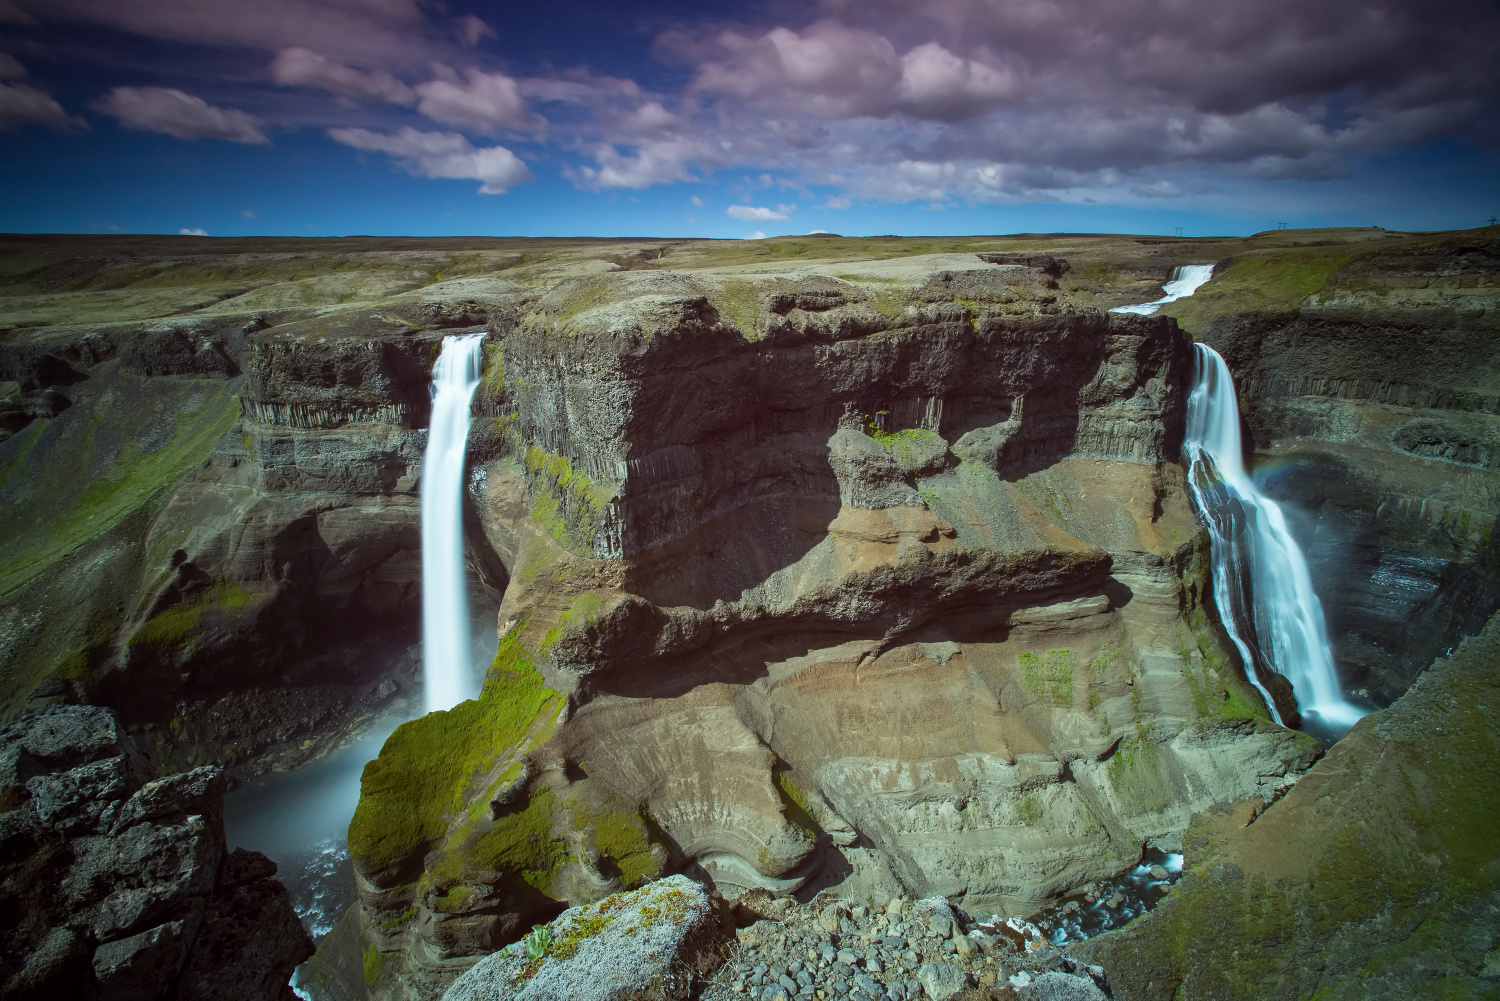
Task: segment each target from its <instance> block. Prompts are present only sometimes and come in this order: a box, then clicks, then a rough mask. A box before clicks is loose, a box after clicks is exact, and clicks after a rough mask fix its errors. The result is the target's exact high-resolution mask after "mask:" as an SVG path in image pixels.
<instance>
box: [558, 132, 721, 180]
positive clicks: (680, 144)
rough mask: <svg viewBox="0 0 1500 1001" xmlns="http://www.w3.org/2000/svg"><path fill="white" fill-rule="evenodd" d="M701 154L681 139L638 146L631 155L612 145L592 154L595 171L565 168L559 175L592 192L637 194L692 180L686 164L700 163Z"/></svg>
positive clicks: (692, 142)
mask: <svg viewBox="0 0 1500 1001" xmlns="http://www.w3.org/2000/svg"><path fill="white" fill-rule="evenodd" d="M702 153H703V149H702V144H701V143H700V142H699V141H697V140H695V139H691V138H687V137H681V136H675V137H671V138H668V139H660V140H647V141H645V142H641V143H638V144H637V145H636V147H635V153H634V154H628V153H622V152H620V150H619V149H617V148H616V147H615V146H614V144H612V143H606V144H603V145H600V146H596V147H595V148H594V150H593V155H594V161H595V162H596V163H598V164H599V166H598V167H597V168H594V167H569V168H565V169H564V170H563V175H564V176H565V177H568V178H570V179H571V180H573V181H574V182H575V183H577V184H579V185H580V186H582V187H585V188H591V189H593V190H595V191H600V190H607V189H611V188H631V189H636V190H639V189H641V188H649V187H650V186H651V185H653V184H670V183H672V182H673V181H692V180H696V178H694V177H693V175H692V174H691V173H690V172H689V171H688V169H687V162H688V161H689V160H691V159H695V158H698V159H700V160H701V159H703V157H702Z"/></svg>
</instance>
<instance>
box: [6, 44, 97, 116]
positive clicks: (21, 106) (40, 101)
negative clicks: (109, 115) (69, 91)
mask: <svg viewBox="0 0 1500 1001" xmlns="http://www.w3.org/2000/svg"><path fill="white" fill-rule="evenodd" d="M12 61H14V60H12ZM17 65H18V66H19V65H20V64H19V63H18V64H17ZM30 124H36V125H47V126H50V127H51V128H54V129H62V130H64V131H78V130H82V129H86V128H87V127H88V126H87V125H85V124H84V121H83V119H81V118H75V117H74V116H72V115H70V114H68V113H67V112H66V111H64V110H63V106H62V105H60V104H58V103H57V102H56V101H55V100H53V99H52V98H51V97H50V96H48V95H47V93H46V92H44V91H40V90H37V89H36V88H35V87H28V86H27V85H26V84H24V83H15V84H5V83H0V130H4V129H9V128H13V127H15V126H17V125H30Z"/></svg>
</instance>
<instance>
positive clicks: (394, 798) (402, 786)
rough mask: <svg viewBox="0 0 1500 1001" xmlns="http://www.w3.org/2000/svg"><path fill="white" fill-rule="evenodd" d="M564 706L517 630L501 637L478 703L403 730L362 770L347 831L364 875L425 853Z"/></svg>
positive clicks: (460, 706)
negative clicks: (504, 761)
mask: <svg viewBox="0 0 1500 1001" xmlns="http://www.w3.org/2000/svg"><path fill="white" fill-rule="evenodd" d="M563 702H564V700H563V697H562V696H561V695H560V694H559V693H558V692H555V691H553V690H552V689H550V688H548V687H547V686H546V684H545V683H544V682H543V681H542V677H541V675H540V674H539V673H538V672H537V670H536V666H535V665H534V664H533V663H532V661H531V660H530V658H529V657H528V656H527V655H526V653H525V651H524V650H523V649H522V647H521V642H520V636H519V630H516V631H513V632H512V633H510V634H509V635H507V636H506V637H505V638H504V639H502V640H501V642H500V649H499V650H498V651H497V652H496V654H495V660H494V663H493V664H492V665H491V667H490V672H489V676H488V678H487V679H486V680H485V684H484V690H483V691H482V692H481V693H480V696H479V698H478V699H477V700H474V699H471V700H469V701H467V702H462V703H459V704H458V705H457V706H454V707H453V708H452V709H450V710H448V711H447V712H435V713H429V714H427V715H426V716H423V717H421V718H420V719H415V720H412V721H411V722H409V723H403V724H402V725H401V726H399V727H397V728H396V731H395V732H394V733H393V734H391V736H390V739H388V740H387V741H386V743H385V747H383V748H382V749H381V751H380V756H379V757H378V758H376V759H375V760H374V761H371V762H370V763H369V764H367V765H365V770H364V775H363V777H362V778H361V780H360V799H359V806H358V808H357V809H356V810H355V812H354V819H353V820H352V821H351V822H350V824H349V851H350V853H351V854H352V855H353V856H354V857H355V858H356V859H358V860H359V861H360V863H361V864H362V865H363V866H364V867H365V868H366V870H367V871H376V872H379V871H388V870H393V869H395V868H397V867H399V866H401V865H403V864H406V863H407V862H408V861H409V860H411V859H412V858H413V857H414V856H416V855H418V854H419V853H421V852H423V851H425V850H426V849H427V847H428V846H430V845H431V844H432V843H433V842H434V841H436V840H437V839H438V838H440V837H441V836H442V835H443V833H444V831H445V830H446V828H447V822H448V820H449V819H450V818H455V817H458V816H461V815H464V814H465V812H466V811H465V806H466V804H467V802H468V801H469V800H470V799H471V798H472V797H473V796H475V795H476V794H477V793H479V792H480V791H482V790H481V789H480V788H479V787H478V786H477V783H479V782H481V781H485V777H486V776H487V775H488V773H489V772H490V771H491V770H492V769H493V768H494V766H495V764H496V763H497V762H498V761H499V760H500V759H501V757H502V756H504V755H507V754H510V753H520V752H522V751H524V750H525V747H526V746H530V743H531V742H534V741H535V740H537V739H541V736H542V734H539V733H536V729H537V728H538V727H539V726H540V728H541V730H542V731H543V733H545V732H549V731H548V728H547V724H549V723H551V722H553V721H555V719H556V717H557V714H558V713H559V712H560V711H561V709H562V706H563ZM528 736H529V737H530V741H529V742H527V741H526V740H525V739H526V738H528ZM523 743H524V744H525V746H523ZM485 784H486V785H488V784H489V783H488V782H487V781H485Z"/></svg>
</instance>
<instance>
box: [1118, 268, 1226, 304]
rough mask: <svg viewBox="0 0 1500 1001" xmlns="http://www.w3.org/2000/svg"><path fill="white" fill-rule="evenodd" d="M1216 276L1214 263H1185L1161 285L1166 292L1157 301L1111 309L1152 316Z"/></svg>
mask: <svg viewBox="0 0 1500 1001" xmlns="http://www.w3.org/2000/svg"><path fill="white" fill-rule="evenodd" d="M1213 276H1214V266H1213V265H1212V264H1184V265H1183V266H1182V267H1180V268H1175V269H1173V271H1172V280H1171V281H1169V282H1167V283H1166V284H1165V285H1163V286H1162V287H1161V290H1162V291H1163V292H1165V293H1166V295H1164V296H1162V297H1161V298H1160V299H1157V300H1156V301H1155V302H1138V303H1136V304H1135V305H1133V306H1116V307H1115V308H1114V309H1112V310H1110V312H1111V313H1135V314H1136V315H1137V316H1151V315H1152V314H1154V313H1155V312H1156V311H1157V310H1158V309H1161V308H1162V307H1163V306H1165V305H1166V304H1167V303H1169V302H1176V301H1177V300H1178V299H1185V298H1187V297H1188V296H1190V295H1192V294H1193V293H1194V292H1196V291H1198V289H1199V288H1200V287H1201V286H1202V285H1204V284H1205V283H1206V282H1207V281H1208V280H1209V279H1210V278H1212V277H1213Z"/></svg>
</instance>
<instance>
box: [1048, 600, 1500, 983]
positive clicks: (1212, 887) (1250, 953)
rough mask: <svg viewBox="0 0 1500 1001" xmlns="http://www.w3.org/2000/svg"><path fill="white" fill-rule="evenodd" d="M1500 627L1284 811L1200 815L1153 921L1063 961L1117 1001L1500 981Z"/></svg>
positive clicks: (1372, 721) (1303, 785)
mask: <svg viewBox="0 0 1500 1001" xmlns="http://www.w3.org/2000/svg"><path fill="white" fill-rule="evenodd" d="M1497 665H1500V617H1497V618H1494V619H1492V620H1491V621H1490V624H1489V625H1488V626H1487V627H1486V628H1485V629H1484V631H1483V632H1482V633H1480V634H1479V635H1478V636H1475V637H1472V638H1470V639H1469V640H1467V641H1466V642H1464V643H1463V644H1461V645H1460V647H1459V648H1458V650H1457V651H1455V652H1454V654H1453V655H1452V656H1451V657H1447V658H1444V659H1442V660H1440V661H1438V662H1437V663H1435V664H1433V665H1432V667H1431V668H1430V669H1429V670H1428V671H1427V672H1426V673H1424V674H1423V675H1422V676H1421V678H1419V679H1418V681H1417V683H1416V684H1415V685H1414V686H1413V687H1412V688H1411V690H1410V691H1408V692H1407V693H1406V694H1405V695H1403V696H1402V697H1401V699H1400V700H1398V701H1397V702H1396V703H1395V704H1393V705H1392V706H1391V707H1390V708H1389V709H1386V710H1384V711H1382V712H1379V713H1376V714H1373V715H1371V716H1367V717H1365V718H1364V719H1363V720H1361V721H1360V723H1359V724H1358V725H1356V727H1355V728H1354V730H1352V731H1351V732H1350V733H1349V735H1348V736H1346V737H1345V738H1344V739H1343V740H1341V741H1340V742H1339V743H1338V744H1336V745H1335V746H1334V748H1333V750H1332V751H1330V752H1329V754H1328V756H1327V757H1326V758H1324V759H1323V760H1322V761H1320V762H1319V763H1318V764H1317V765H1315V766H1314V767H1313V769H1312V770H1311V771H1310V772H1308V774H1307V775H1306V776H1304V777H1303V779H1302V780H1301V781H1300V782H1298V783H1297V785H1296V786H1295V787H1294V788H1293V789H1292V790H1291V791H1290V792H1289V793H1287V795H1286V797H1285V798H1284V799H1282V800H1281V801H1280V802H1277V803H1275V804H1273V805H1272V806H1270V807H1269V808H1266V809H1262V807H1261V805H1260V804H1258V803H1248V804H1241V805H1239V806H1237V807H1234V808H1225V809H1220V810H1217V811H1214V812H1211V813H1209V814H1207V815H1205V816H1203V817H1200V818H1198V819H1197V820H1196V821H1195V822H1194V826H1193V828H1192V829H1191V830H1190V831H1189V833H1188V836H1187V838H1186V841H1185V850H1186V852H1187V854H1188V861H1189V863H1190V865H1191V866H1192V868H1191V871H1190V872H1188V873H1186V874H1185V875H1184V876H1183V878H1182V880H1181V881H1180V882H1179V883H1178V884H1177V886H1176V888H1175V889H1174V890H1173V891H1172V893H1171V895H1170V896H1168V897H1167V899H1166V900H1165V901H1163V902H1162V904H1160V905H1159V906H1158V907H1157V909H1156V910H1154V911H1152V912H1151V913H1150V914H1148V915H1146V916H1145V917H1143V918H1141V919H1140V920H1138V921H1136V922H1135V923H1134V924H1132V925H1130V926H1129V927H1128V928H1126V929H1124V930H1122V931H1118V932H1111V933H1109V934H1107V935H1104V936H1101V937H1100V938H1097V939H1093V940H1091V941H1089V942H1087V943H1084V944H1083V945H1082V946H1075V947H1074V948H1073V949H1072V952H1073V954H1074V955H1082V956H1086V957H1088V958H1089V959H1090V961H1096V962H1102V963H1103V964H1104V965H1105V966H1106V967H1107V968H1108V969H1109V971H1110V982H1111V986H1112V987H1113V989H1114V992H1115V997H1117V998H1120V999H1121V1001H1146V999H1155V998H1160V999H1167V998H1175V997H1194V998H1209V999H1229V998H1268V999H1279V998H1305V997H1314V996H1318V997H1329V998H1356V997H1370V996H1372V995H1373V996H1387V997H1420V996H1423V995H1424V994H1427V993H1429V992H1432V991H1443V992H1446V993H1449V994H1451V995H1453V996H1458V997H1466V996H1467V997H1483V996H1486V995H1487V994H1490V993H1493V991H1494V984H1495V981H1496V979H1497V976H1500V951H1497V950H1496V949H1495V942H1496V938H1497V936H1500V911H1497V908H1496V906H1495V899H1496V898H1495V895H1496V889H1497V887H1496V873H1497V871H1500V846H1497V842H1496V840H1495V838H1494V837H1493V829H1494V824H1495V822H1496V819H1497V808H1496V803H1497V802H1500V788H1497V781H1496V778H1495V773H1494V769H1493V768H1492V767H1491V762H1492V761H1493V760H1494V756H1495V754H1496V752H1497V751H1500V720H1497V715H1496V709H1495V707H1496V705H1497V704H1500V701H1497V700H1500V672H1497V670H1496V667H1497Z"/></svg>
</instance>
